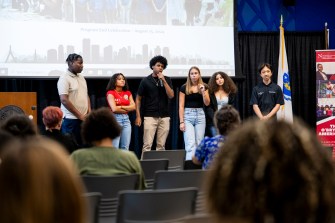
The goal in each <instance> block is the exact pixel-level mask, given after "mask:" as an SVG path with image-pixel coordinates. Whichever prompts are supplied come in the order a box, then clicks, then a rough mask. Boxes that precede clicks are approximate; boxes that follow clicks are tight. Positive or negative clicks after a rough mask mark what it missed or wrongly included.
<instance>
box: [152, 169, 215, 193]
mask: <svg viewBox="0 0 335 223" xmlns="http://www.w3.org/2000/svg"><path fill="white" fill-rule="evenodd" d="M207 172H208V171H207V170H200V169H198V170H178V171H166V170H159V171H156V173H155V178H154V189H171V188H182V187H196V188H198V189H199V191H201V190H202V189H203V185H204V180H205V179H204V178H205V175H206V174H207Z"/></svg>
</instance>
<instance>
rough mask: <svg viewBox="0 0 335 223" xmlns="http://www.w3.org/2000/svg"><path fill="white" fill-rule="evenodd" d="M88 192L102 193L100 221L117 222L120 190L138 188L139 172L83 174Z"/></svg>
mask: <svg viewBox="0 0 335 223" xmlns="http://www.w3.org/2000/svg"><path fill="white" fill-rule="evenodd" d="M82 179H83V182H84V184H85V187H86V190H87V192H100V193H101V194H102V198H101V202H100V208H99V222H100V223H104V222H106V223H107V222H109V223H112V222H115V220H116V211H117V203H118V192H119V191H121V190H135V189H136V188H138V181H139V174H129V175H114V176H82Z"/></svg>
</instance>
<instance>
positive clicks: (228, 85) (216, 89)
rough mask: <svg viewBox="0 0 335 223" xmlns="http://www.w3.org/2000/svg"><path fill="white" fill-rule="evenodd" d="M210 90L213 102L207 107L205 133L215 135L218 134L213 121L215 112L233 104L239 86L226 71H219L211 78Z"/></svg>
mask: <svg viewBox="0 0 335 223" xmlns="http://www.w3.org/2000/svg"><path fill="white" fill-rule="evenodd" d="M208 91H209V97H210V101H211V102H210V104H209V106H206V107H205V114H206V133H205V135H207V136H210V137H213V136H216V135H217V131H216V127H215V126H214V123H213V122H214V113H215V112H216V111H217V110H219V109H220V108H221V107H222V106H223V105H226V104H229V105H232V104H233V103H234V102H235V96H236V92H237V87H236V85H235V83H234V81H233V80H232V79H231V78H230V77H229V76H228V75H227V74H226V73H225V72H222V71H218V72H215V73H214V74H213V75H212V77H211V78H210V79H209V82H208Z"/></svg>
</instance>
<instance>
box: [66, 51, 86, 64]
mask: <svg viewBox="0 0 335 223" xmlns="http://www.w3.org/2000/svg"><path fill="white" fill-rule="evenodd" d="M78 59H83V57H82V56H80V55H79V54H76V53H71V54H69V55H68V56H67V58H66V62H67V63H68V64H69V63H70V62H74V61H76V60H78Z"/></svg>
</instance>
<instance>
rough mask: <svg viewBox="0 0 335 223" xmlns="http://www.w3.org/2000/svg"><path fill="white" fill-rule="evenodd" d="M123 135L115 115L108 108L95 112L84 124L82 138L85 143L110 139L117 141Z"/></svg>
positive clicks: (90, 114)
mask: <svg viewBox="0 0 335 223" xmlns="http://www.w3.org/2000/svg"><path fill="white" fill-rule="evenodd" d="M120 133H121V126H120V125H119V124H118V123H117V121H116V119H115V117H114V115H113V113H112V112H111V111H110V110H109V109H108V108H106V107H102V108H99V109H97V110H93V111H92V112H91V113H89V115H88V116H87V117H86V119H85V121H84V122H83V124H82V128H81V136H82V138H83V140H84V141H85V143H87V144H93V143H94V142H96V141H100V140H102V139H106V138H110V139H115V138H116V137H118V136H119V135H120Z"/></svg>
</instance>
